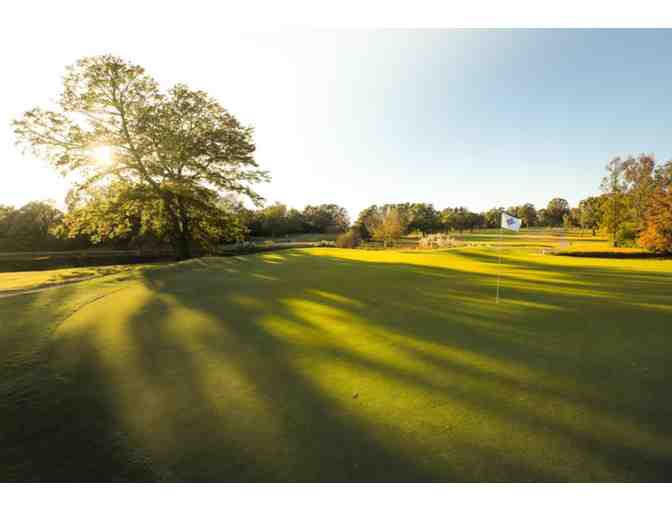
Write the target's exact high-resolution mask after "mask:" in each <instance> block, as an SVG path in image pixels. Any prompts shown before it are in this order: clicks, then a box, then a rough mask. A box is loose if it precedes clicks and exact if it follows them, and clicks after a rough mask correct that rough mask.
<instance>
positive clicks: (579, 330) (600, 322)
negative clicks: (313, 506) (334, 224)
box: [0, 245, 672, 482]
mask: <svg viewBox="0 0 672 510" xmlns="http://www.w3.org/2000/svg"><path fill="white" fill-rule="evenodd" d="M505 246H506V245H505ZM502 255H503V260H502V265H501V269H502V280H501V281H502V289H501V291H502V300H501V301H500V303H499V305H497V304H495V288H496V282H497V276H496V274H497V270H498V266H497V262H498V252H497V251H496V250H495V249H493V248H491V247H464V248H458V249H451V250H446V251H434V252H429V251H421V250H407V251H403V250H396V251H395V250H387V251H374V250H369V251H367V250H340V249H333V248H311V249H296V250H286V251H282V252H278V253H266V254H257V255H247V256H240V257H230V258H204V259H195V260H191V261H188V262H183V263H177V264H162V265H157V266H155V267H148V268H142V269H140V270H138V271H132V272H125V273H118V274H110V275H107V276H103V277H101V278H97V279H95V280H91V281H85V282H79V283H74V284H71V285H67V286H64V287H60V288H53V289H47V290H44V291H42V292H38V293H32V294H26V295H20V296H13V297H5V298H3V299H1V300H0V324H2V328H1V330H0V417H1V419H0V452H2V453H1V455H0V481H12V480H30V481H40V480H52V481H55V480H68V481H70V480H77V481H85V480H101V481H113V480H129V481H135V480H148V481H149V480H161V481H405V482H411V481H668V482H669V481H672V399H671V398H670V388H671V383H672V376H670V367H671V366H672V341H671V340H672V292H671V288H672V287H671V284H672V261H670V260H628V259H614V260H602V259H597V258H595V259H591V258H574V257H561V256H552V255H541V254H540V253H539V249H537V248H534V249H532V248H521V247H516V246H506V247H505V248H504V249H503V251H502Z"/></svg>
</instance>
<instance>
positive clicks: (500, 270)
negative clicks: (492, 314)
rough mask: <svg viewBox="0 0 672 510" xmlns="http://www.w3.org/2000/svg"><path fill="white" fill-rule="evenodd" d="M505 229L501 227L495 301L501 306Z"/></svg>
mask: <svg viewBox="0 0 672 510" xmlns="http://www.w3.org/2000/svg"><path fill="white" fill-rule="evenodd" d="M503 230H504V229H503V228H502V227H499V264H498V266H497V299H495V304H499V280H500V279H501V277H502V234H503Z"/></svg>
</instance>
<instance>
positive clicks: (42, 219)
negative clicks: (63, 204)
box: [0, 201, 87, 251]
mask: <svg viewBox="0 0 672 510" xmlns="http://www.w3.org/2000/svg"><path fill="white" fill-rule="evenodd" d="M63 217H64V215H63V213H62V212H61V211H60V210H59V209H57V208H56V207H55V206H54V204H53V203H51V202H48V201H35V202H29V203H27V204H26V205H24V206H23V207H21V208H18V209H17V208H15V207H13V206H10V205H2V204H0V250H2V251H27V250H47V251H48V250H63V249H75V248H80V247H84V246H85V245H86V244H87V243H86V241H85V240H83V239H68V238H64V237H63V236H62V235H60V231H59V227H61V226H62V224H63Z"/></svg>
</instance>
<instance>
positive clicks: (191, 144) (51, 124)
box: [14, 55, 268, 258]
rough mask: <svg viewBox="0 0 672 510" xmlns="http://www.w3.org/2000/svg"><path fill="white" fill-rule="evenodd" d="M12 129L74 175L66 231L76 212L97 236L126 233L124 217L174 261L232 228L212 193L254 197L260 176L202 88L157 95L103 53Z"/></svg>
mask: <svg viewBox="0 0 672 510" xmlns="http://www.w3.org/2000/svg"><path fill="white" fill-rule="evenodd" d="M14 130H15V133H16V135H17V139H18V141H19V143H20V144H21V145H22V146H24V147H25V148H27V149H29V150H32V151H33V152H34V153H35V154H37V155H38V156H40V157H42V158H44V159H46V160H47V161H49V162H50V163H51V164H52V165H53V166H54V167H55V168H57V169H58V170H60V171H61V172H62V173H63V174H75V175H76V176H77V177H78V181H77V185H76V186H75V188H74V189H73V190H72V191H71V193H70V196H69V198H68V205H69V212H68V214H69V215H70V220H69V221H67V222H66V224H68V225H70V226H73V228H74V230H73V231H72V232H73V233H75V232H79V231H81V226H82V225H83V223H82V221H80V220H81V219H82V218H85V219H86V221H85V223H86V227H85V228H86V229H88V230H95V231H96V232H97V235H98V237H99V238H100V239H103V238H109V237H113V236H115V235H119V234H120V233H125V234H128V232H129V229H130V226H129V222H130V221H131V220H130V219H129V218H130V217H134V218H135V219H136V220H138V221H140V229H142V230H144V231H146V232H151V233H152V234H154V235H156V236H157V237H162V238H165V239H166V240H167V241H168V242H170V244H171V245H172V246H173V248H174V249H175V252H176V255H177V256H178V257H179V258H187V257H189V256H190V255H191V250H192V245H193V244H194V242H196V243H198V244H201V245H208V244H209V243H211V242H215V241H216V240H218V239H219V238H221V237H226V236H227V235H228V234H231V231H232V230H235V228H236V227H235V225H234V224H232V223H231V222H230V221H228V220H229V218H228V217H227V216H226V215H224V214H222V208H221V207H219V206H218V201H219V198H220V197H221V194H222V193H225V192H235V193H237V194H239V195H241V196H247V197H249V198H250V199H251V200H252V201H253V202H255V203H260V201H261V197H260V196H259V195H258V194H257V193H256V192H255V191H254V190H253V189H252V185H254V184H256V183H259V182H262V181H265V180H268V174H267V172H265V171H263V170H261V169H259V168H258V166H257V163H256V161H255V159H254V151H255V145H254V143H253V140H252V135H253V130H252V128H251V127H246V126H243V125H241V124H240V123H239V122H238V120H237V119H236V118H235V117H234V116H233V115H231V114H230V113H229V112H228V111H227V110H225V109H224V108H223V107H222V106H221V105H220V104H219V103H218V102H217V101H216V100H215V99H213V98H212V97H210V96H209V95H208V94H207V93H206V92H203V91H194V90H191V89H190V88H189V87H187V86H186V85H184V84H178V85H175V86H174V87H172V88H170V89H169V90H168V91H166V92H161V91H160V89H159V86H158V84H157V82H156V81H155V80H154V79H153V78H152V77H151V76H150V75H149V74H148V73H147V72H146V71H145V69H144V68H142V67H141V66H138V65H135V64H132V63H131V62H127V61H124V60H122V59H120V58H118V57H115V56H111V55H103V56H97V57H89V58H83V59H81V60H79V61H78V62H77V63H76V64H75V65H73V66H70V67H68V68H67V69H66V74H65V77H64V79H63V90H62V92H61V95H60V99H59V101H58V103H57V108H55V109H54V110H45V109H41V108H34V109H32V110H30V111H28V112H26V113H25V114H24V115H23V117H22V118H20V119H18V120H16V121H15V122H14ZM99 208H102V209H104V210H105V211H106V214H100V213H95V212H94V211H95V210H96V209H99ZM140 209H142V211H140ZM120 225H121V227H120Z"/></svg>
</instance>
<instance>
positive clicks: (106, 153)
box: [92, 145, 113, 166]
mask: <svg viewBox="0 0 672 510" xmlns="http://www.w3.org/2000/svg"><path fill="white" fill-rule="evenodd" d="M92 154H93V159H94V160H95V161H96V163H97V164H99V165H101V166H108V165H111V164H112V161H113V158H112V149H111V148H110V147H108V146H107V145H100V146H98V147H95V148H94V149H93V150H92Z"/></svg>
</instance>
